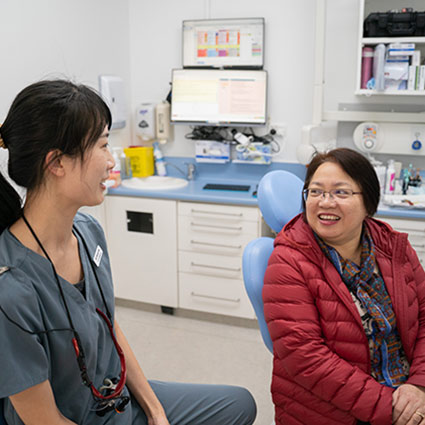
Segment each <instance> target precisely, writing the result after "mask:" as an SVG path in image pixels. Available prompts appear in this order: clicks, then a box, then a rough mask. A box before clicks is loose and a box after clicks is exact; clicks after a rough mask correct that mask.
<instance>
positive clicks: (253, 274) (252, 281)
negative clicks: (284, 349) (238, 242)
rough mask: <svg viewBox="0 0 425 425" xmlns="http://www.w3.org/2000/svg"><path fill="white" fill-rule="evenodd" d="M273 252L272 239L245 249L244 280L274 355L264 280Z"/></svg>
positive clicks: (262, 330)
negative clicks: (265, 302)
mask: <svg viewBox="0 0 425 425" xmlns="http://www.w3.org/2000/svg"><path fill="white" fill-rule="evenodd" d="M272 251H273V239H272V238H266V237H263V238H257V239H254V240H253V241H251V242H250V243H249V244H248V245H247V246H246V247H245V249H244V252H243V256H242V271H243V280H244V284H245V289H246V292H247V293H248V297H249V299H250V301H251V304H252V306H253V307H254V311H255V315H256V316H257V320H258V325H259V327H260V332H261V336H262V338H263V341H264V344H266V347H267V348H268V349H269V350H270V352H271V353H273V343H272V340H271V338H270V334H269V330H268V328H267V323H266V321H265V319H264V308H263V296H262V291H263V279H264V272H265V271H266V267H267V262H268V261H269V257H270V255H271V253H272Z"/></svg>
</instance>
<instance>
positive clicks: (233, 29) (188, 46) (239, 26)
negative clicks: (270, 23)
mask: <svg viewBox="0 0 425 425" xmlns="http://www.w3.org/2000/svg"><path fill="white" fill-rule="evenodd" d="M263 65H264V18H246V19H205V20H192V21H183V68H190V67H192V68H193V67H195V68H200V67H204V68H205V67H209V68H230V67H239V68H256V69H261V68H262V67H263Z"/></svg>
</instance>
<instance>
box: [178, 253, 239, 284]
mask: <svg viewBox="0 0 425 425" xmlns="http://www.w3.org/2000/svg"><path fill="white" fill-rule="evenodd" d="M179 271H180V272H186V273H196V274H198V275H203V276H215V277H220V278H221V277H224V278H228V279H242V258H241V257H230V256H224V255H213V254H203V253H199V252H186V251H179Z"/></svg>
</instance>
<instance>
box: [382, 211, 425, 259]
mask: <svg viewBox="0 0 425 425" xmlns="http://www.w3.org/2000/svg"><path fill="white" fill-rule="evenodd" d="M382 220H383V221H386V222H387V223H388V224H389V225H391V226H392V227H393V228H394V229H395V230H397V231H399V232H404V233H407V234H408V237H409V242H410V244H411V245H412V247H413V248H414V249H415V251H416V253H417V254H418V257H419V261H420V262H421V263H422V266H423V267H425V221H424V220H403V219H395V218H386V217H383V218H382Z"/></svg>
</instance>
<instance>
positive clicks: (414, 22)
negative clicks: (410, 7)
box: [363, 11, 425, 37]
mask: <svg viewBox="0 0 425 425" xmlns="http://www.w3.org/2000/svg"><path fill="white" fill-rule="evenodd" d="M363 36H364V37H422V36H425V12H413V11H408V12H385V13H380V12H376V13H371V14H370V15H369V16H368V17H367V18H366V19H365V21H364V28H363Z"/></svg>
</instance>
